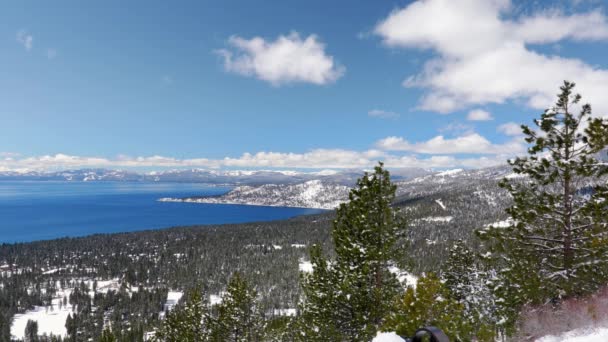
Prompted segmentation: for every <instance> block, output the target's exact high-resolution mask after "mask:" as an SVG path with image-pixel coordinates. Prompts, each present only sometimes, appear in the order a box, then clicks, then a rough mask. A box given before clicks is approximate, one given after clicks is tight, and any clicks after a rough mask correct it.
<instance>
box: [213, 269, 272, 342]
mask: <svg viewBox="0 0 608 342" xmlns="http://www.w3.org/2000/svg"><path fill="white" fill-rule="evenodd" d="M256 297H257V294H256V292H255V290H254V289H253V288H251V287H250V286H249V284H248V283H247V281H246V280H245V279H244V278H243V277H242V276H241V275H240V274H239V273H235V274H234V275H233V276H232V278H231V279H230V282H229V283H228V287H227V288H226V293H225V294H224V295H223V296H222V302H221V303H220V304H218V305H216V306H215V311H216V315H215V316H214V318H212V319H210V320H209V324H208V328H209V330H210V341H214V342H215V341H217V342H224V341H226V342H227V341H230V342H256V341H261V340H262V337H263V336H262V334H263V324H262V323H263V322H262V315H261V314H260V312H259V307H258V303H257V302H256Z"/></svg>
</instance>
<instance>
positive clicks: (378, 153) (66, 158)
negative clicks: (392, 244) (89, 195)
mask: <svg viewBox="0 0 608 342" xmlns="http://www.w3.org/2000/svg"><path fill="white" fill-rule="evenodd" d="M397 139H398V138H397ZM397 142H399V141H397ZM495 152H505V153H499V154H496V155H493V156H488V155H485V156H483V155H482V156H478V157H466V158H457V157H455V156H453V155H447V154H450V153H451V151H449V150H447V151H446V152H444V153H438V154H436V155H429V156H424V157H420V156H418V155H416V154H395V153H389V152H388V151H386V150H380V149H369V150H365V151H354V150H345V149H314V150H310V151H308V152H304V153H282V152H257V153H253V154H252V153H244V154H242V155H241V156H239V157H225V158H222V159H208V158H191V159H178V158H172V157H165V156H148V157H130V156H124V155H122V156H118V157H115V158H104V157H94V156H93V157H89V156H73V155H67V154H61V153H60V154H55V155H44V156H34V157H20V158H19V157H16V156H15V157H3V158H0V172H3V171H18V172H27V171H53V170H55V171H56V170H68V169H78V168H107V169H142V168H144V169H166V168H176V169H179V168H206V169H221V168H272V169H286V168H297V169H326V168H330V169H367V168H370V167H373V166H374V165H375V164H376V163H377V162H378V161H383V162H384V163H385V164H386V165H387V167H390V168H404V167H421V168H449V167H467V168H476V167H485V166H493V165H498V164H504V163H505V160H507V158H509V157H512V156H513V153H512V152H513V151H510V152H508V153H507V151H502V150H498V149H495Z"/></svg>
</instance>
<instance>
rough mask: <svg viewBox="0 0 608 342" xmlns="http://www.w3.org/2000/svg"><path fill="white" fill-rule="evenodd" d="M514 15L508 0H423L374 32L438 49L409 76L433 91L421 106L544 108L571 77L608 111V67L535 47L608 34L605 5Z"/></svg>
mask: <svg viewBox="0 0 608 342" xmlns="http://www.w3.org/2000/svg"><path fill="white" fill-rule="evenodd" d="M510 14H513V6H512V5H511V2H510V1H509V0H458V1H457V0H427V1H417V2H414V3H412V4H410V5H408V6H407V7H405V8H402V9H399V10H396V11H393V12H392V13H391V14H390V15H389V16H388V17H387V18H386V19H385V20H383V21H381V22H380V23H379V24H378V25H377V26H376V28H375V33H376V34H377V35H379V36H380V37H382V39H383V41H384V43H385V44H386V45H387V46H390V47H402V48H416V49H431V50H434V51H435V52H436V53H437V54H438V55H437V56H436V57H435V58H433V59H431V60H429V61H427V63H426V65H425V68H424V70H423V71H422V72H420V73H418V74H416V75H413V76H411V77H408V78H407V79H406V80H405V81H404V85H405V86H406V87H421V88H424V89H426V90H427V93H426V95H425V96H424V97H423V98H422V99H421V103H420V107H421V108H422V109H427V110H433V111H437V112H442V113H448V112H452V111H454V110H457V109H460V108H463V107H468V106H472V105H482V104H486V103H504V102H506V101H511V100H516V99H524V100H525V101H527V104H528V105H529V106H531V107H534V108H541V109H544V108H546V107H549V106H551V105H552V104H553V102H554V101H555V93H556V92H557V91H558V89H557V87H558V86H559V85H561V84H562V82H563V80H564V79H568V80H571V81H576V82H577V84H578V85H579V87H578V89H577V90H578V91H579V92H581V93H582V94H583V95H584V96H585V101H589V102H590V103H592V104H594V106H595V108H596V109H598V110H596V113H601V112H606V111H608V98H606V97H605V95H604V94H606V93H608V70H606V69H599V68H597V67H594V66H591V65H588V64H586V63H585V62H583V61H581V60H578V59H574V58H562V57H559V56H549V55H545V54H541V53H538V52H535V51H532V50H530V49H529V45H530V44H554V43H558V42H560V41H563V40H577V41H599V40H608V20H607V18H606V16H605V15H604V14H603V13H602V12H601V11H599V10H593V11H590V12H586V13H579V14H573V15H566V14H563V13H562V12H560V11H558V10H544V11H541V12H537V13H533V14H532V15H528V16H520V17H518V18H516V19H507V17H508V16H509V15H510ZM429 18H432V20H429Z"/></svg>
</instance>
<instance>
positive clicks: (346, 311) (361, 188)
mask: <svg viewBox="0 0 608 342" xmlns="http://www.w3.org/2000/svg"><path fill="white" fill-rule="evenodd" d="M395 190H396V186H395V185H394V184H392V183H391V180H390V175H389V172H388V171H387V170H385V169H384V168H383V165H382V163H380V165H379V166H377V167H375V169H374V172H373V173H365V174H364V176H363V177H362V178H361V179H359V180H358V181H357V186H356V187H355V188H354V189H353V190H351V192H350V194H349V201H348V203H345V204H342V205H340V207H339V208H338V210H337V212H336V219H335V220H334V222H333V230H332V237H333V241H334V245H335V252H336V259H335V261H332V262H329V261H327V260H325V258H324V257H323V256H322V255H321V252H320V250H319V249H313V251H312V253H311V260H312V264H313V272H312V274H310V275H307V276H305V279H304V282H303V288H304V293H305V295H306V299H305V303H304V305H303V309H302V311H303V313H302V318H303V319H304V320H308V322H306V323H304V324H305V325H306V326H307V327H308V328H309V330H308V331H307V332H305V333H306V334H307V336H306V338H307V339H310V340H327V339H328V338H330V339H332V340H336V341H365V340H367V341H369V340H371V339H372V338H373V336H375V334H376V332H377V331H378V330H379V328H380V327H381V325H382V324H383V323H384V320H385V318H386V316H387V315H388V314H389V313H390V311H391V306H392V305H393V303H394V299H395V297H396V296H397V295H398V294H399V292H400V290H401V288H400V285H399V282H398V280H397V278H396V277H395V275H394V274H393V273H391V272H390V271H389V266H391V265H392V264H393V263H395V262H396V261H397V259H398V255H399V254H400V253H399V252H398V250H397V247H398V246H399V242H400V241H403V238H404V237H405V224H404V222H403V220H402V218H401V217H400V216H398V215H397V214H396V212H395V211H394V210H393V208H392V206H391V205H392V202H393V200H394V198H395Z"/></svg>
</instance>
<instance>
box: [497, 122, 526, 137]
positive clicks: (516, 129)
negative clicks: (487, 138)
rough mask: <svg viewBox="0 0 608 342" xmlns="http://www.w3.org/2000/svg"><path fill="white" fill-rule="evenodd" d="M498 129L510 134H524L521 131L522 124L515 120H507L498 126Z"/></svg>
mask: <svg viewBox="0 0 608 342" xmlns="http://www.w3.org/2000/svg"><path fill="white" fill-rule="evenodd" d="M496 130H497V131H498V132H500V133H502V134H504V135H508V136H519V135H522V134H523V133H522V132H521V125H519V124H516V123H515V122H507V123H505V124H502V125H500V126H498V128H497V129H496Z"/></svg>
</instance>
